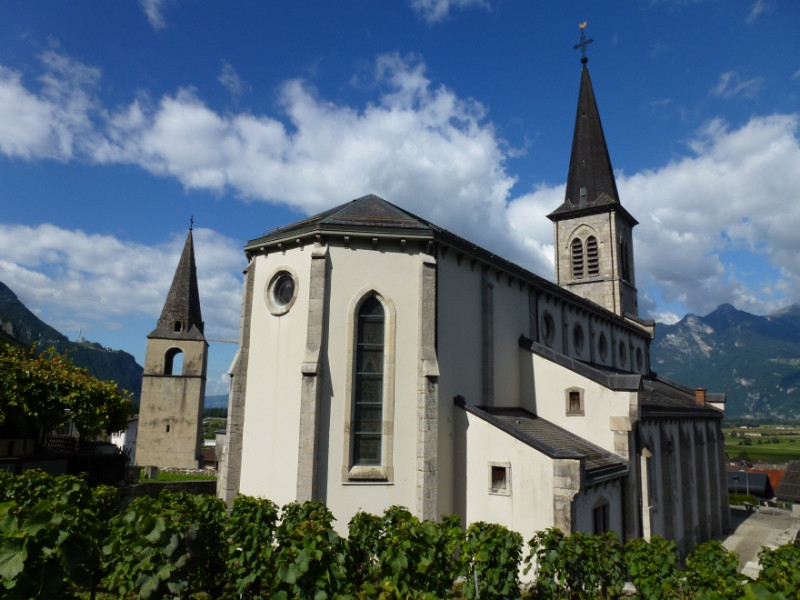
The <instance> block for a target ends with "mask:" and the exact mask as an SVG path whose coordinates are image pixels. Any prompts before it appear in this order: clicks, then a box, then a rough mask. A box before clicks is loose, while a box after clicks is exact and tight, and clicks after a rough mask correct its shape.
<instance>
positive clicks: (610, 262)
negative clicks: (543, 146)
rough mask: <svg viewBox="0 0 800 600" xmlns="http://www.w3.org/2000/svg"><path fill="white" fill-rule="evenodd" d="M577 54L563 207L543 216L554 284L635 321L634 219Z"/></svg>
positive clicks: (584, 41)
mask: <svg viewBox="0 0 800 600" xmlns="http://www.w3.org/2000/svg"><path fill="white" fill-rule="evenodd" d="M591 41H592V40H587V39H586V37H585V35H584V34H583V31H581V43H580V44H577V45H576V48H578V47H580V48H581V49H582V50H583V51H584V52H583V57H582V58H581V63H582V64H583V68H582V69H581V87H580V92H579V93H578V112H577V115H576V116H575V133H574V135H573V138H572V154H571V156H570V161H569V173H568V175H567V189H566V194H565V198H564V203H563V204H562V205H561V206H559V207H558V208H557V209H556V210H554V211H553V212H552V213H550V214H549V215H548V218H549V219H550V220H551V221H553V225H554V235H555V263H556V283H557V284H558V285H560V286H561V287H564V288H566V289H568V290H570V291H571V292H573V293H575V294H577V295H578V296H582V297H583V298H586V299H587V300H591V301H592V302H595V303H596V304H599V305H601V306H603V307H605V308H607V309H608V310H610V311H611V312H613V313H616V314H617V315H620V316H625V315H626V314H627V315H629V316H633V317H637V316H638V314H639V310H638V298H637V291H636V282H635V279H634V269H633V227H634V226H635V225H637V221H636V219H634V218H633V217H632V216H631V214H630V213H629V212H628V211H627V210H625V208H624V207H623V206H622V204H620V201H619V194H618V193H617V183H616V181H615V179H614V170H613V169H612V168H611V159H610V157H609V155H608V148H607V147H606V140H605V136H604V135H603V126H602V125H601V123H600V114H599V112H598V110H597V104H596V102H595V99H594V90H593V89H592V80H591V79H590V78H589V69H588V68H587V66H586V63H587V62H588V59H587V58H586V53H585V48H586V45H587V44H588V43H590V42H591Z"/></svg>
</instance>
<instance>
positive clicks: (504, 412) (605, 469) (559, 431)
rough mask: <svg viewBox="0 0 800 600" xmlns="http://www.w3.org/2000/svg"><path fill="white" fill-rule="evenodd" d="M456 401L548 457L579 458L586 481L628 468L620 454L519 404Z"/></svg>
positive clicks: (611, 475) (620, 472)
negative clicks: (475, 404)
mask: <svg viewBox="0 0 800 600" xmlns="http://www.w3.org/2000/svg"><path fill="white" fill-rule="evenodd" d="M456 405H458V406H460V407H461V408H463V409H464V410H466V411H467V412H470V413H472V414H473V415H475V416H477V417H479V418H481V419H483V420H484V421H486V422H487V423H490V424H492V425H494V426H495V427H497V428H498V429H500V430H502V431H504V432H505V433H507V434H509V435H511V436H513V437H515V438H516V439H518V440H519V441H521V442H523V443H525V444H527V445H528V446H530V447H531V448H534V449H536V450H538V451H539V452H541V453H542V454H544V455H546V456H549V457H550V458H562V459H574V460H582V461H583V463H584V467H585V472H586V478H587V481H588V482H592V481H596V480H598V479H605V478H607V477H617V476H621V475H624V474H625V473H627V472H628V463H627V462H626V461H624V460H623V459H621V458H620V457H618V456H616V455H614V454H612V453H611V452H609V451H607V450H604V449H603V448H601V447H599V446H596V445H595V444H592V443H591V442H589V441H587V440H585V439H583V438H582V437H579V436H577V435H575V434H574V433H572V432H570V431H567V430H566V429H564V428H562V427H559V426H558V425H556V424H555V423H552V422H550V421H548V420H546V419H543V418H541V417H539V416H537V415H535V414H533V413H531V412H529V411H527V410H525V409H523V408H499V407H489V406H471V405H468V404H466V403H465V402H463V401H461V400H458V399H457V400H456Z"/></svg>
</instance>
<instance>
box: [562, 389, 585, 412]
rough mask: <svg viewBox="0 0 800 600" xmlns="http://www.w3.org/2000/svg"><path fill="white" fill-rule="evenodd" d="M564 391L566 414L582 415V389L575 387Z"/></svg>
mask: <svg viewBox="0 0 800 600" xmlns="http://www.w3.org/2000/svg"><path fill="white" fill-rule="evenodd" d="M565 391H566V394H565V397H566V404H567V405H566V412H567V416H582V415H583V414H584V408H583V391H582V390H580V389H575V388H573V389H571V390H569V389H568V390H565Z"/></svg>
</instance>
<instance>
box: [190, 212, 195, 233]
mask: <svg viewBox="0 0 800 600" xmlns="http://www.w3.org/2000/svg"><path fill="white" fill-rule="evenodd" d="M193 229H194V215H192V216H191V217H189V231H192V230H193Z"/></svg>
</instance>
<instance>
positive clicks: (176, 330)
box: [147, 229, 205, 340]
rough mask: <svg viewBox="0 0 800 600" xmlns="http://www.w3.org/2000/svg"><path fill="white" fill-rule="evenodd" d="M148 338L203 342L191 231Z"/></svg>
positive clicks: (201, 316)
mask: <svg viewBox="0 0 800 600" xmlns="http://www.w3.org/2000/svg"><path fill="white" fill-rule="evenodd" d="M147 337H148V338H166V339H173V340H176V339H185V340H204V339H205V338H204V337H203V315H202V313H201V312H200V294H199V293H198V291H197V267H196V266H195V261H194V241H193V238H192V230H191V229H190V230H189V234H188V235H187V236H186V243H185V244H184V246H183V253H182V254H181V258H180V261H179V262H178V268H177V269H176V270H175V277H174V278H173V279H172V286H171V287H170V289H169V294H167V300H166V302H165V303H164V308H163V310H162V311H161V317H159V319H158V323H157V324H156V328H155V329H154V330H153V331H152V332H151V333H150V335H148V336H147Z"/></svg>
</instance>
